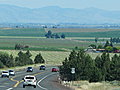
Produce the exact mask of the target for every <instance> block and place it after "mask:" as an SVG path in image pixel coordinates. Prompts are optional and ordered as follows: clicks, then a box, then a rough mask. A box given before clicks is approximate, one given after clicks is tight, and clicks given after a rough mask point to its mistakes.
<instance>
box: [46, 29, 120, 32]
mask: <svg viewBox="0 0 120 90" xmlns="http://www.w3.org/2000/svg"><path fill="white" fill-rule="evenodd" d="M48 30H51V31H52V32H53V33H59V32H108V31H120V29H99V28H98V29H97V28H46V29H45V31H46V32H48Z"/></svg>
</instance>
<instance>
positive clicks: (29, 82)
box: [23, 75, 37, 88]
mask: <svg viewBox="0 0 120 90" xmlns="http://www.w3.org/2000/svg"><path fill="white" fill-rule="evenodd" d="M23 80H24V81H23V88H25V86H33V87H34V88H36V84H37V79H36V77H35V76H33V75H27V76H25V77H24V78H23Z"/></svg>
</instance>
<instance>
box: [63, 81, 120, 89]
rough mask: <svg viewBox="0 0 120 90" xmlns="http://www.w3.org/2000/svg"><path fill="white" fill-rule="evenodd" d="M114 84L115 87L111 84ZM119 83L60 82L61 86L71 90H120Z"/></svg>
mask: <svg viewBox="0 0 120 90" xmlns="http://www.w3.org/2000/svg"><path fill="white" fill-rule="evenodd" d="M112 82H115V84H116V85H114V84H111V83H112ZM119 83H120V82H116V81H111V82H107V81H106V82H104V81H103V82H95V83H94V82H92V83H89V82H88V81H72V82H65V83H64V82H62V84H63V85H65V86H67V87H70V88H72V89H73V90H120V86H119V85H118V84H119Z"/></svg>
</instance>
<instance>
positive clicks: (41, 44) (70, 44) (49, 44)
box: [0, 36, 93, 51]
mask: <svg viewBox="0 0 120 90" xmlns="http://www.w3.org/2000/svg"><path fill="white" fill-rule="evenodd" d="M15 44H21V45H28V46H29V50H35V51H39V50H43V51H46V50H47V51H67V50H68V51H69V49H70V50H71V49H73V48H75V47H76V46H78V47H81V48H85V47H88V46H89V45H90V44H93V42H86V41H79V40H71V39H46V38H43V37H13V36H6V37H5V36H3V37H2V36H1V37H0V49H8V50H9V49H11V50H14V47H15Z"/></svg>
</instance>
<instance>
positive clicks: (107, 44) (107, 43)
mask: <svg viewBox="0 0 120 90" xmlns="http://www.w3.org/2000/svg"><path fill="white" fill-rule="evenodd" d="M107 46H110V44H109V41H108V40H107V41H106V43H105V45H104V47H105V48H106V47H107Z"/></svg>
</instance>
